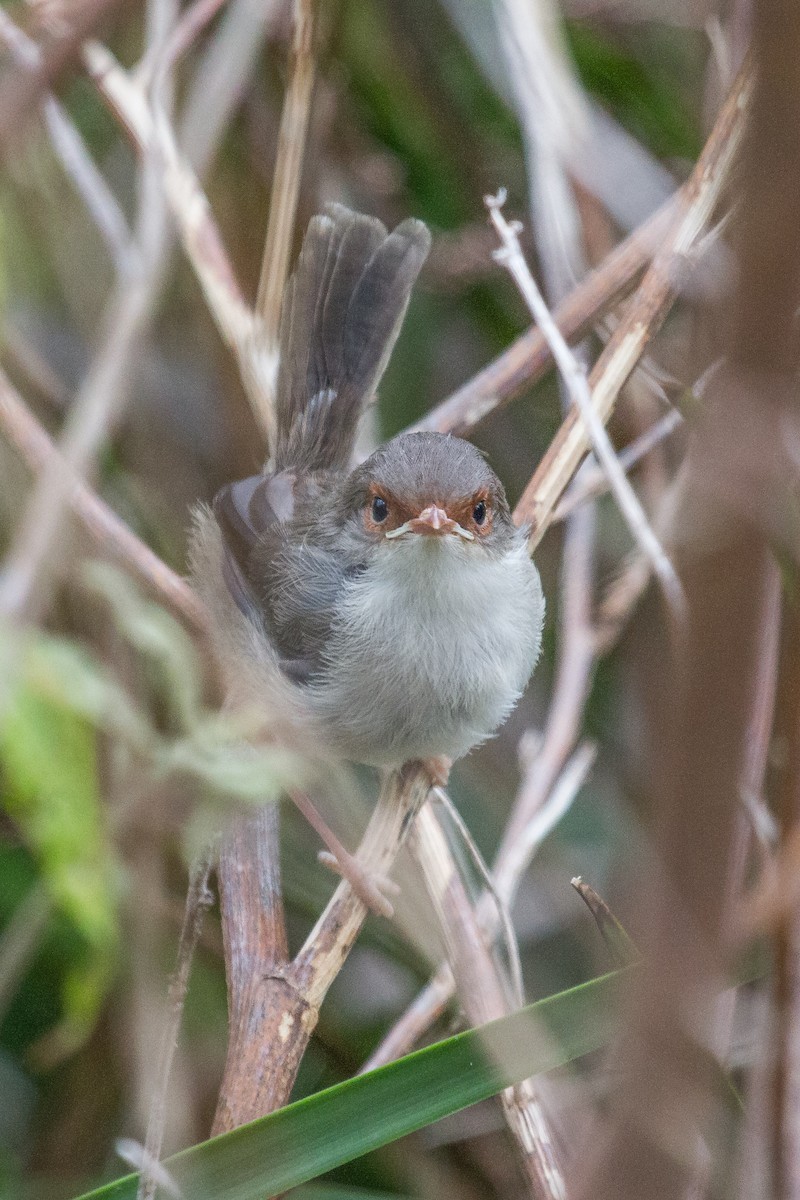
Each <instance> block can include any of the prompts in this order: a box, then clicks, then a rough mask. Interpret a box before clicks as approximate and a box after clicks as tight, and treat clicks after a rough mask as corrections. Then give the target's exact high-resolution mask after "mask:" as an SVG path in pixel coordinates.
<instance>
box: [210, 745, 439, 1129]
mask: <svg viewBox="0 0 800 1200" xmlns="http://www.w3.org/2000/svg"><path fill="white" fill-rule="evenodd" d="M429 789H430V779H429V776H428V773H427V771H426V769H425V768H424V767H423V766H422V764H420V763H412V764H411V765H410V766H408V767H406V768H404V769H403V770H402V771H398V772H393V773H392V774H391V775H389V776H388V777H387V779H386V781H385V783H384V786H383V788H382V789H381V796H380V798H379V801H378V804H377V806H376V808H375V811H374V812H373V814H372V817H371V819H370V823H369V825H368V827H367V831H366V833H365V835H364V838H363V840H362V843H361V847H360V848H359V853H358V857H359V860H360V863H361V865H362V867H363V868H364V869H365V870H366V871H368V872H369V873H371V874H376V875H386V874H388V872H389V871H390V870H391V867H392V864H393V863H394V860H395V858H396V856H397V854H398V853H399V850H400V847H401V846H402V844H403V842H404V840H405V837H406V834H407V832H408V828H409V825H410V823H411V821H412V820H413V817H414V814H415V813H416V811H417V810H418V809H419V807H420V806H421V805H422V803H423V802H424V800H425V798H426V797H427V795H428V791H429ZM265 811H266V812H269V811H271V810H265ZM264 848H265V854H264V862H263V864H261V865H259V864H258V863H253V864H252V865H251V859H253V856H254V849H253V842H252V837H250V836H248V837H247V838H245V840H244V841H239V844H238V845H236V844H233V845H231V847H230V849H229V850H228V851H226V852H225V856H224V858H221V860H220V881H221V882H220V888H221V892H222V904H223V907H222V919H223V930H224V932H225V947H226V951H225V952H226V964H227V969H228V978H229V990H230V994H231V997H232V999H231V1002H230V1035H229V1036H230V1044H229V1049H228V1059H227V1063H226V1067H225V1076H224V1079H223V1083H222V1088H221V1091H220V1097H219V1103H218V1106H217V1114H216V1117H215V1119H214V1132H215V1133H222V1132H224V1131H225V1130H228V1129H234V1128H236V1127H237V1126H238V1125H242V1124H244V1123H245V1122H247V1121H252V1120H255V1118H256V1117H260V1116H263V1115H264V1114H265V1113H268V1112H272V1111H273V1110H274V1109H275V1108H279V1107H280V1106H281V1105H282V1104H285V1103H286V1101H287V1099H288V1097H289V1093H290V1091H291V1087H292V1084H293V1082H294V1078H295V1075H296V1073H297V1068H298V1067H299V1065H300V1061H301V1059H302V1057H303V1054H304V1053H305V1049H306V1046H307V1045H308V1040H309V1038H310V1037H311V1034H312V1033H313V1031H314V1028H315V1026H316V1024H317V1020H318V1017H319V1009H320V1006H321V1004H322V1001H323V1000H324V998H325V995H326V994H327V991H328V988H329V987H330V985H331V984H332V983H333V981H334V979H335V978H336V976H337V975H338V973H339V971H340V970H341V968H342V965H343V964H344V961H345V959H346V958H347V955H348V954H349V952H350V950H351V948H352V946H353V944H354V942H355V940H356V938H357V936H358V934H359V931H360V929H361V926H362V925H363V923H364V920H365V918H366V915H367V911H368V910H367V907H366V905H365V904H364V902H363V901H362V900H361V899H359V897H358V896H357V895H356V894H355V893H354V891H353V889H352V887H351V886H350V884H349V883H347V881H346V880H342V882H341V883H340V884H339V886H338V887H337V889H336V891H335V893H334V895H333V897H332V898H331V900H330V902H329V904H328V906H327V908H326V909H325V911H324V913H323V914H322V916H321V917H320V919H319V920H318V921H317V923H316V925H315V926H314V928H313V930H312V931H311V933H310V934H309V935H308V937H307V938H306V941H305V944H304V945H303V947H302V948H301V950H300V951H299V953H298V954H297V956H296V957H295V959H294V960H293V961H292V962H287V961H286V958H285V941H282V940H281V937H282V935H281V932H280V929H278V928H277V926H276V925H275V917H274V916H272V917H270V915H269V912H270V911H272V912H273V913H274V910H275V905H274V902H273V901H272V900H271V899H270V897H271V895H272V888H273V887H277V874H276V868H274V867H273V866H272V865H271V864H272V863H274V858H275V856H274V852H270V853H267V850H268V844H267V840H266V839H265V840H264ZM262 870H263V871H265V872H270V871H272V872H273V874H272V875H271V876H269V878H270V879H271V880H272V883H271V884H270V885H269V887H268V894H267V895H266V896H264V895H263V894H262V895H259V891H258V879H259V878H260V872H261V871H262ZM242 872H244V880H243V881H242V882H239V877H240V875H241V873H242ZM223 888H224V891H223ZM242 897H243V899H242ZM265 902H267V903H268V904H271V906H272V907H271V909H268V915H267V916H266V917H265V916H264V915H262V912H261V907H262V905H264V904H265ZM264 922H266V928H264ZM281 928H282V926H281ZM265 954H266V957H264V955H265ZM265 963H266V966H265V965H264V964H265Z"/></svg>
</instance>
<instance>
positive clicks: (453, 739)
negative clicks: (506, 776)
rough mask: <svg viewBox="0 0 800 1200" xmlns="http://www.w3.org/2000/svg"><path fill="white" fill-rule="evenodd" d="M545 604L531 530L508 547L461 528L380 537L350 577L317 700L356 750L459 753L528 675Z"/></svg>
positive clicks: (508, 703)
mask: <svg viewBox="0 0 800 1200" xmlns="http://www.w3.org/2000/svg"><path fill="white" fill-rule="evenodd" d="M543 608H544V603H543V599H542V592H541V585H540V583H539V577H538V573H537V572H536V569H535V568H534V567H533V565H532V564H531V562H530V560H529V558H528V555H527V552H526V549H525V545H524V542H523V541H522V540H519V541H515V542H514V544H513V546H512V547H511V548H510V549H509V550H508V551H507V552H506V553H505V554H503V555H502V556H500V557H494V556H492V555H491V554H489V553H487V552H486V551H485V550H484V549H483V547H478V546H473V545H463V544H460V543H458V542H456V540H455V539H454V538H417V537H411V538H408V539H407V540H406V541H404V542H402V543H401V542H396V543H394V544H392V545H386V546H381V547H379V549H378V551H377V552H376V554H375V555H374V557H373V559H372V560H371V561H370V563H369V565H368V566H367V568H366V570H364V571H363V572H361V573H360V574H359V575H358V576H357V577H355V578H353V579H352V580H349V581H348V582H347V583H346V584H345V585H344V587H343V590H342V594H341V598H340V602H339V603H338V605H337V608H336V613H335V616H334V621H333V626H332V630H331V637H330V640H329V643H328V646H327V647H326V651H325V667H324V670H323V672H322V674H321V676H320V677H319V679H318V681H317V682H316V683H315V685H314V686H313V688H312V689H311V699H312V703H313V704H314V707H315V708H317V709H318V710H319V711H320V714H321V715H322V716H323V717H324V719H325V721H326V723H327V725H328V727H329V728H330V730H331V732H332V734H333V736H334V739H335V740H336V741H337V742H338V743H339V745H340V747H341V749H342V750H343V752H344V753H345V754H347V756H348V757H351V758H354V759H357V760H359V761H363V762H376V763H399V762H403V761H407V760H408V759H410V758H420V757H429V756H432V755H442V754H444V755H448V756H450V757H454V758H455V757H460V756H461V755H462V754H464V753H466V751H467V750H469V749H470V748H471V747H472V746H473V745H475V744H476V743H477V742H479V741H482V740H483V739H484V738H485V737H487V736H488V735H489V734H490V733H492V732H493V731H494V729H495V728H496V727H497V725H498V724H499V723H500V722H501V721H502V720H503V718H504V717H505V716H506V715H507V713H508V711H509V710H510V708H511V707H512V706H513V704H514V703H515V701H516V700H517V698H518V697H519V695H520V693H521V691H522V690H523V688H524V687H525V684H526V683H527V681H528V678H529V676H530V673H531V671H532V670H533V667H534V665H535V662H536V658H537V657H538V653H539V645H540V637H541V625H542V618H543Z"/></svg>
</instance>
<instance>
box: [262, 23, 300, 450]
mask: <svg viewBox="0 0 800 1200" xmlns="http://www.w3.org/2000/svg"><path fill="white" fill-rule="evenodd" d="M313 87H314V6H313V3H312V0H294V33H293V37H292V51H291V59H290V64H289V81H288V84H287V87H286V96H285V98H284V102H283V112H282V114H281V124H280V129H279V130H278V152H277V159H276V162H275V174H274V176H273V180H272V193H271V197H270V208H269V222H268V224H267V236H266V241H265V243H264V258H263V261H262V264H261V278H260V280H259V284H258V299H257V301H256V312H257V314H258V316H259V317H260V321H261V328H260V333H259V338H260V341H261V342H262V343H263V344H262V348H261V353H263V354H265V355H267V356H271V358H272V359H274V360H275V363H277V354H278V326H279V323H280V315H281V301H282V298H283V288H284V285H285V283H286V277H287V275H288V273H289V256H290V254H291V249H292V232H293V230H294V220H295V213H296V211H297V195H298V191H299V187H300V174H301V171H302V166H303V154H304V151H305V143H306V133H307V130H308V118H309V114H310V111H311V93H312V90H313ZM264 424H265V426H266V428H267V431H268V432H271V426H272V417H271V415H268V414H266V413H265V414H264ZM270 444H271V442H270Z"/></svg>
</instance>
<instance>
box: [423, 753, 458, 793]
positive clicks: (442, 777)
mask: <svg viewBox="0 0 800 1200" xmlns="http://www.w3.org/2000/svg"><path fill="white" fill-rule="evenodd" d="M423 765H424V767H425V770H426V771H427V772H428V774H429V775H430V777H431V786H432V787H441V788H444V787H447V781H448V779H449V778H450V768H451V767H452V765H453V760H452V758H447V757H446V756H445V755H444V754H438V755H436V757H435V758H426V759H423Z"/></svg>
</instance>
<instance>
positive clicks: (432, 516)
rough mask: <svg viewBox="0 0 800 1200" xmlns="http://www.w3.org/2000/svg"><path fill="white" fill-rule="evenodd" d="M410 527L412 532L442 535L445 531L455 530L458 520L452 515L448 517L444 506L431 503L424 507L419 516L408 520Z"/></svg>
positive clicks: (427, 535) (424, 534)
mask: <svg viewBox="0 0 800 1200" xmlns="http://www.w3.org/2000/svg"><path fill="white" fill-rule="evenodd" d="M408 528H409V530H410V531H411V533H421V534H422V535H423V537H431V536H433V535H434V534H436V535H438V536H442V535H443V534H445V533H453V532H455V530H456V528H457V522H456V521H454V520H453V519H452V517H448V515H447V513H446V512H445V510H444V509H443V508H438V507H437V505H435V504H429V505H428V507H427V508H423V510H422V512H421V513H420V514H419V516H418V517H414V518H413V519H412V520H411V521H409V522H408Z"/></svg>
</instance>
